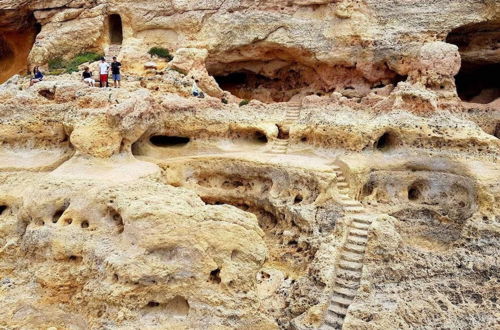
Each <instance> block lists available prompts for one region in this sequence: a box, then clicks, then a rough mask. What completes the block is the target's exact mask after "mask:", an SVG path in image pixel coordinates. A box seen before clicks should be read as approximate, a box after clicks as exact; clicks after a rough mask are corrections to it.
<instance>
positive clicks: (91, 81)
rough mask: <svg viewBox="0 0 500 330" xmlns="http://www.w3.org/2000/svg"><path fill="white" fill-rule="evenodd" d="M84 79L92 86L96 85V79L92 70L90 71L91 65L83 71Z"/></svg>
mask: <svg viewBox="0 0 500 330" xmlns="http://www.w3.org/2000/svg"><path fill="white" fill-rule="evenodd" d="M82 77H83V81H85V82H86V83H87V85H89V86H90V87H94V86H95V80H94V79H92V72H90V71H89V67H88V66H86V67H85V69H84V71H83V73H82Z"/></svg>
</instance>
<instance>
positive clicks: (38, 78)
mask: <svg viewBox="0 0 500 330" xmlns="http://www.w3.org/2000/svg"><path fill="white" fill-rule="evenodd" d="M42 80H43V74H42V72H40V69H39V68H38V67H37V66H35V67H34V68H33V78H31V81H30V86H33V85H34V84H36V83H37V82H40V81H42Z"/></svg>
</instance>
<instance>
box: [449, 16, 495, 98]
mask: <svg viewBox="0 0 500 330" xmlns="http://www.w3.org/2000/svg"><path fill="white" fill-rule="evenodd" d="M446 42H448V43H451V44H454V45H456V46H458V48H459V52H460V56H461V58H462V65H461V68H460V72H459V73H458V74H457V75H456V77H455V82H456V85H457V93H458V96H459V97H460V99H462V100H463V101H465V102H471V103H481V104H488V103H491V102H493V101H495V100H496V99H498V98H499V97H500V79H499V77H500V63H499V62H498V55H497V54H498V51H499V48H500V21H488V22H481V23H476V24H469V25H465V26H461V27H458V28H456V29H454V30H452V31H451V32H450V33H449V34H448V36H447V38H446Z"/></svg>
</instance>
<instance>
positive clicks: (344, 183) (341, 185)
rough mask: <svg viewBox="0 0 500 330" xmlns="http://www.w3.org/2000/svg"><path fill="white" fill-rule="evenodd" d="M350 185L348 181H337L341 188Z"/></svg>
mask: <svg viewBox="0 0 500 330" xmlns="http://www.w3.org/2000/svg"><path fill="white" fill-rule="evenodd" d="M348 186H349V185H348V184H347V182H337V187H339V188H347V187H348Z"/></svg>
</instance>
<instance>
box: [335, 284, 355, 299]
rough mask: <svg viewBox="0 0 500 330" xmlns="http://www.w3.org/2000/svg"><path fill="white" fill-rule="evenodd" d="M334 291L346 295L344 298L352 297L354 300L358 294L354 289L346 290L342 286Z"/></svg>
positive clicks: (336, 287)
mask: <svg viewBox="0 0 500 330" xmlns="http://www.w3.org/2000/svg"><path fill="white" fill-rule="evenodd" d="M333 291H335V292H337V293H339V294H341V295H344V296H349V297H352V298H353V299H354V297H356V293H357V290H354V289H351V288H345V287H341V286H338V285H337V286H335V288H334V289H333Z"/></svg>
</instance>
